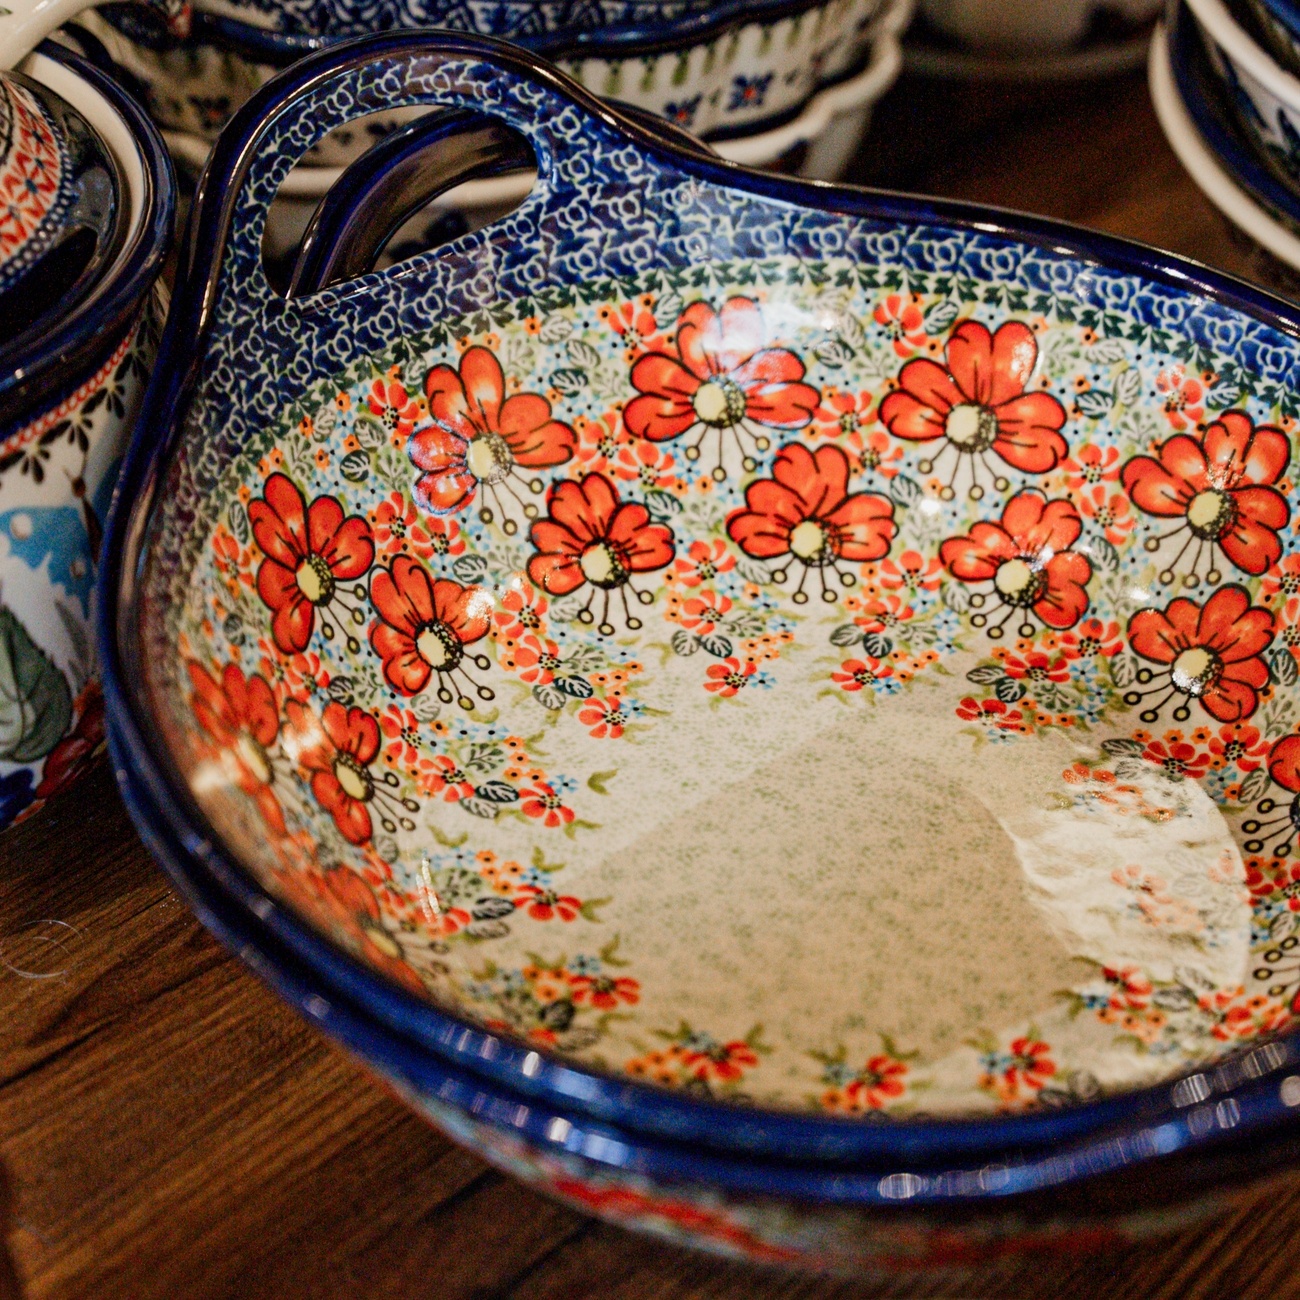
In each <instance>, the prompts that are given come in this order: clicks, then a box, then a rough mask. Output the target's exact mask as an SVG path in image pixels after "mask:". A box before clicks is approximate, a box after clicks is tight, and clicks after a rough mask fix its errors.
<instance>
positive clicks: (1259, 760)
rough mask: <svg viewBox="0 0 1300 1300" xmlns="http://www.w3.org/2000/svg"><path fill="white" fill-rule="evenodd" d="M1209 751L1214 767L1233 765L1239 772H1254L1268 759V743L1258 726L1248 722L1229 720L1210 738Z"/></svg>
mask: <svg viewBox="0 0 1300 1300" xmlns="http://www.w3.org/2000/svg"><path fill="white" fill-rule="evenodd" d="M1210 753H1211V755H1213V758H1212V760H1211V765H1212V766H1213V767H1215V768H1223V767H1228V766H1235V767H1236V768H1237V770H1238V771H1240V772H1255V771H1258V769H1259V768H1261V767H1262V766H1263V765H1264V764H1265V763H1266V762H1267V761H1268V754H1269V744H1268V741H1267V740H1265V739H1264V738H1263V737H1262V736H1261V735H1260V733H1259V728H1258V727H1252V726H1251V725H1250V723H1248V722H1230V723H1228V724H1227V725H1226V726H1223V727H1220V728H1219V734H1218V735H1217V736H1214V737H1212V738H1211V740H1210Z"/></svg>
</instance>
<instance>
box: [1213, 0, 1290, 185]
mask: <svg viewBox="0 0 1300 1300" xmlns="http://www.w3.org/2000/svg"><path fill="white" fill-rule="evenodd" d="M1188 8H1189V9H1190V10H1191V11H1192V13H1193V14H1194V15H1195V17H1196V22H1197V24H1198V26H1199V27H1200V29H1201V34H1202V37H1203V39H1204V41H1205V44H1206V48H1207V49H1208V51H1209V53H1210V58H1211V60H1212V62H1213V64H1214V67H1215V70H1216V71H1217V72H1218V74H1219V76H1220V77H1221V78H1222V79H1223V81H1224V84H1225V86H1226V87H1227V89H1228V92H1229V94H1230V95H1231V98H1232V102H1233V104H1234V105H1235V107H1236V110H1237V115H1238V118H1239V119H1240V121H1241V123H1242V125H1243V127H1244V128H1245V130H1246V132H1247V134H1248V135H1249V137H1250V139H1251V140H1252V141H1253V143H1254V145H1255V148H1256V149H1258V150H1259V151H1260V153H1261V154H1262V156H1264V157H1265V158H1267V159H1268V161H1269V163H1270V164H1271V165H1272V167H1273V169H1274V171H1275V172H1276V173H1277V175H1278V176H1279V177H1280V178H1281V179H1282V180H1283V181H1285V182H1286V183H1287V184H1288V185H1290V186H1291V187H1292V188H1293V189H1297V190H1298V192H1300V134H1297V129H1298V124H1300V78H1297V77H1295V76H1293V75H1292V74H1291V73H1290V72H1288V71H1287V70H1286V69H1285V68H1282V67H1280V66H1279V65H1278V63H1277V62H1276V61H1275V60H1273V59H1272V58H1270V57H1269V55H1268V53H1267V52H1266V51H1265V50H1264V49H1262V48H1261V47H1260V45H1259V44H1258V43H1257V42H1256V41H1255V40H1254V38H1253V37H1252V36H1251V34H1250V32H1248V31H1247V29H1246V28H1245V27H1244V26H1243V25H1242V24H1241V22H1239V21H1238V20H1237V18H1236V17H1235V16H1234V14H1233V12H1232V11H1231V10H1230V9H1229V7H1228V6H1227V5H1226V4H1225V3H1224V0H1188Z"/></svg>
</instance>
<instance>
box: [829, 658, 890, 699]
mask: <svg viewBox="0 0 1300 1300" xmlns="http://www.w3.org/2000/svg"><path fill="white" fill-rule="evenodd" d="M893 675H894V670H893V668H892V667H890V665H889V664H888V663H885V662H883V661H881V660H879V659H873V658H872V657H871V656H870V655H868V656H867V658H866V659H846V660H845V661H844V662H843V663H842V664H840V666H839V667H838V668H836V669H834V670H833V671H832V673H831V681H833V682H834V683H835V685H836V686H838V687H839V688H840V690H842V691H861V690H874V689H875V688H876V685H877V684H878V683H879V682H882V681H884V680H885V678H887V677H892V676H893Z"/></svg>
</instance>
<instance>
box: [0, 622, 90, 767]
mask: <svg viewBox="0 0 1300 1300" xmlns="http://www.w3.org/2000/svg"><path fill="white" fill-rule="evenodd" d="M71 721H72V692H71V691H70V690H69V689H68V683H67V682H66V681H65V680H64V677H63V674H62V673H61V672H60V671H59V670H58V668H57V667H56V666H55V665H54V663H53V661H52V660H51V659H50V658H49V657H48V656H47V655H46V654H45V652H44V651H43V650H41V649H40V647H39V646H37V644H36V643H35V642H34V641H33V640H32V638H31V637H30V636H29V635H28V632H27V629H26V628H25V627H23V625H22V624H21V623H20V622H19V621H18V619H17V617H16V616H15V614H14V613H13V611H12V610H9V609H0V758H2V759H5V760H6V761H8V762H11V763H34V762H35V761H36V760H37V759H40V758H44V757H45V756H46V754H48V753H49V752H50V750H52V749H53V748H54V746H55V745H57V744H58V743H59V741H60V740H62V739H63V735H64V733H65V732H66V731H67V729H68V724H69V723H70V722H71Z"/></svg>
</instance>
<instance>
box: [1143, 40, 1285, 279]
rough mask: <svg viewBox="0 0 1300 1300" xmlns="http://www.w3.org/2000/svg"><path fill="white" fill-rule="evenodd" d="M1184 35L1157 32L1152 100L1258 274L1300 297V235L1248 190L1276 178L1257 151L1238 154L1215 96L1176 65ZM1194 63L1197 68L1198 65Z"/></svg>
mask: <svg viewBox="0 0 1300 1300" xmlns="http://www.w3.org/2000/svg"><path fill="white" fill-rule="evenodd" d="M1182 39H1185V38H1184V37H1182V36H1180V37H1179V40H1178V41H1176V42H1170V41H1168V40H1167V39H1166V38H1165V36H1164V33H1163V32H1158V33H1157V38H1156V39H1155V40H1154V41H1153V42H1152V44H1151V58H1150V66H1149V81H1150V86H1151V101H1152V104H1153V105H1154V106H1155V110H1156V116H1157V117H1158V118H1159V119H1160V125H1161V128H1162V129H1163V131H1164V133H1165V137H1166V138H1167V139H1168V141H1169V144H1170V146H1171V147H1172V149H1173V151H1174V152H1175V153H1176V154H1177V155H1178V160H1179V162H1181V163H1182V164H1183V166H1184V167H1185V168H1186V169H1187V171H1188V173H1189V174H1190V175H1191V177H1192V179H1193V180H1194V181H1195V182H1196V183H1197V185H1199V186H1200V187H1201V189H1202V190H1203V191H1204V192H1205V194H1206V196H1207V197H1208V198H1209V199H1210V201H1211V202H1212V203H1213V204H1214V205H1215V206H1216V207H1217V208H1218V209H1219V211H1220V212H1221V213H1222V214H1223V216H1224V218H1225V220H1226V221H1227V223H1228V226H1229V229H1230V230H1232V231H1234V232H1237V234H1238V235H1239V237H1240V239H1241V242H1242V246H1243V248H1244V249H1245V250H1246V251H1247V252H1248V253H1250V254H1251V256H1252V259H1253V262H1254V266H1253V268H1252V269H1253V270H1254V271H1255V273H1256V274H1257V275H1258V277H1259V278H1260V279H1261V280H1263V281H1264V282H1265V283H1267V284H1271V285H1273V286H1274V287H1275V288H1277V289H1278V290H1279V292H1282V293H1284V294H1286V295H1287V296H1288V297H1291V298H1297V297H1300V236H1298V235H1297V234H1296V233H1294V232H1293V231H1292V230H1291V229H1290V228H1289V227H1288V226H1287V225H1284V224H1283V223H1282V221H1281V220H1279V219H1278V218H1277V217H1276V216H1274V215H1272V213H1271V212H1270V211H1269V210H1268V209H1266V208H1265V207H1263V206H1262V205H1261V202H1260V201H1259V200H1258V199H1257V198H1256V195H1255V191H1254V190H1253V189H1251V190H1248V189H1247V188H1246V185H1247V183H1248V179H1249V182H1250V183H1252V184H1259V185H1260V189H1259V193H1260V194H1261V195H1262V194H1263V193H1264V192H1265V190H1264V188H1263V185H1264V183H1265V178H1267V183H1268V184H1271V185H1276V184H1277V182H1276V180H1274V179H1273V177H1272V175H1271V173H1268V172H1266V171H1263V170H1262V168H1261V167H1260V164H1259V163H1258V162H1257V161H1255V160H1254V158H1253V155H1242V154H1240V153H1239V149H1240V145H1239V143H1237V142H1235V141H1234V137H1233V134H1232V132H1231V129H1230V128H1229V126H1228V124H1226V123H1224V122H1223V121H1222V120H1221V119H1220V118H1218V117H1217V116H1216V114H1215V113H1214V111H1213V110H1214V108H1215V105H1214V103H1213V100H1211V99H1208V97H1207V98H1206V99H1201V98H1200V97H1199V96H1198V95H1197V93H1196V92H1197V82H1196V80H1195V79H1194V78H1188V79H1187V83H1186V85H1187V88H1186V90H1185V89H1184V86H1183V85H1182V84H1181V82H1182V75H1181V74H1182V68H1181V67H1178V68H1177V69H1176V63H1175V60H1176V59H1179V58H1181V55H1180V53H1179V46H1180V45H1181V41H1182ZM1189 67H1191V68H1192V69H1193V70H1194V64H1189ZM1176 70H1177V73H1178V75H1176ZM1234 124H1235V119H1234ZM1247 164H1250V169H1249V170H1248V169H1247ZM1228 167H1231V168H1232V171H1231V172H1229V171H1228V170H1227V168H1228Z"/></svg>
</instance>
